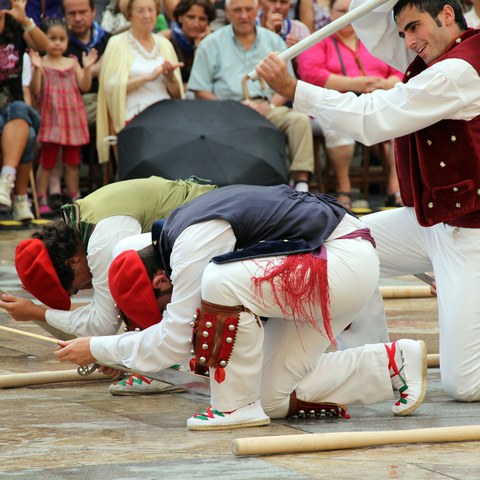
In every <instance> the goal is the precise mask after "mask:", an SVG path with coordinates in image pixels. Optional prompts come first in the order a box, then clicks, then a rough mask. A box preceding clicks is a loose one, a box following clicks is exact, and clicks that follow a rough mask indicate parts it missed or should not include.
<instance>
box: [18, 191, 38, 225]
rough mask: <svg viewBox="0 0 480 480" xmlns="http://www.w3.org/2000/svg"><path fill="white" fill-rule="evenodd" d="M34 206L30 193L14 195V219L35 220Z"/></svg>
mask: <svg viewBox="0 0 480 480" xmlns="http://www.w3.org/2000/svg"><path fill="white" fill-rule="evenodd" d="M33 218H34V216H33V213H32V206H31V204H30V200H29V199H28V195H14V196H13V219H14V220H18V221H20V222H21V221H23V220H33Z"/></svg>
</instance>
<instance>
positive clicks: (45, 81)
mask: <svg viewBox="0 0 480 480" xmlns="http://www.w3.org/2000/svg"><path fill="white" fill-rule="evenodd" d="M42 29H43V30H44V32H45V34H46V35H47V38H48V40H49V42H48V48H47V53H46V55H45V56H44V57H43V58H40V56H39V55H38V53H37V52H30V58H31V61H32V66H33V67H34V73H33V76H32V83H31V90H32V93H33V94H34V95H38V98H37V107H38V109H39V110H40V113H41V117H42V123H41V126H40V132H39V134H38V140H39V141H40V143H41V151H40V160H39V163H40V165H39V167H38V172H37V192H38V199H39V205H40V213H41V214H45V213H50V212H51V209H50V207H49V206H48V203H47V190H48V183H49V180H50V174H51V172H52V169H53V168H54V167H55V164H56V162H57V156H58V152H59V149H60V147H62V154H63V163H64V165H65V186H66V188H67V192H68V195H69V196H70V197H71V198H72V201H74V200H76V199H77V198H79V197H80V195H79V174H78V167H79V164H80V146H81V145H84V144H86V143H88V142H89V134H88V124H87V114H86V111H85V106H84V104H83V101H82V97H81V91H82V92H87V91H88V90H89V89H90V85H91V83H92V74H91V67H92V65H93V64H94V63H95V61H96V60H97V57H98V54H97V51H96V50H95V49H93V48H92V50H90V52H89V53H88V55H87V54H85V53H84V54H83V69H82V67H81V66H80V64H79V63H78V61H77V59H76V58H67V57H64V56H63V54H64V53H65V51H66V50H67V44H68V33H67V26H66V24H65V21H64V20H63V19H57V18H50V19H47V20H45V22H44V23H43V24H42Z"/></svg>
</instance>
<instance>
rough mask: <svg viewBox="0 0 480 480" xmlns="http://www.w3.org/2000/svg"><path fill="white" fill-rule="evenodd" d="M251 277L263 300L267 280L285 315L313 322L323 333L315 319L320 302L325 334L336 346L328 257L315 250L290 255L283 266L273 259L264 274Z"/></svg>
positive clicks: (303, 322) (311, 323)
mask: <svg viewBox="0 0 480 480" xmlns="http://www.w3.org/2000/svg"><path fill="white" fill-rule="evenodd" d="M252 280H253V282H254V285H255V288H256V294H257V295H258V296H259V297H260V298H262V299H263V293H262V289H261V286H262V284H263V283H264V282H268V283H269V284H270V286H271V289H272V293H273V297H274V299H275V302H276V304H277V305H278V306H279V307H280V310H281V311H282V313H283V315H284V316H285V317H288V316H290V315H292V317H293V320H294V322H299V323H300V324H302V325H305V324H307V325H310V326H312V327H313V328H315V329H316V330H317V331H319V332H320V333H322V335H324V332H322V329H321V327H320V325H319V324H318V321H317V318H316V317H317V316H316V308H315V307H317V306H318V305H320V309H321V312H322V316H323V327H324V329H325V334H326V336H327V337H328V339H329V340H330V342H332V344H333V345H336V341H335V338H334V337H333V332H332V327H331V317H330V309H329V307H330V295H329V289H328V272H327V259H326V258H323V257H320V256H317V255H314V254H312V253H304V254H299V255H288V256H287V257H285V259H284V261H283V262H282V263H281V264H280V265H278V264H277V263H276V261H274V260H272V263H271V264H269V265H267V267H266V268H265V273H264V275H263V276H262V277H254V278H253V279H252Z"/></svg>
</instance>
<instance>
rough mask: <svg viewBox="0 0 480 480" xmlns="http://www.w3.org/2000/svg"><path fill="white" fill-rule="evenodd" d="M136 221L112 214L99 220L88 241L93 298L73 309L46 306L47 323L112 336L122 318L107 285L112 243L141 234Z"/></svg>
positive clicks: (75, 331)
mask: <svg viewBox="0 0 480 480" xmlns="http://www.w3.org/2000/svg"><path fill="white" fill-rule="evenodd" d="M141 231H142V228H141V225H140V223H139V222H138V220H136V219H135V218H133V217H129V216H123V215H122V216H114V217H109V218H106V219H104V220H101V221H100V222H98V224H97V225H96V226H95V229H94V230H93V232H92V234H91V236H90V240H89V242H88V251H87V262H88V267H89V268H90V271H91V273H92V276H93V278H92V284H93V300H92V302H91V303H90V304H88V305H85V306H83V307H80V308H77V309H76V310H72V311H64V310H53V309H48V310H47V311H46V314H45V317H46V320H47V323H48V324H49V325H52V326H53V327H56V328H58V329H60V330H62V331H64V332H67V333H72V334H73V335H76V336H79V337H80V336H90V335H112V334H115V333H117V332H118V329H119V327H120V325H121V321H120V320H119V319H118V317H117V310H116V308H115V302H114V300H113V298H112V295H111V294H110V289H109V288H108V269H109V267H110V264H111V262H112V258H113V256H112V252H113V248H114V247H115V245H116V244H117V243H118V242H119V241H120V240H122V239H124V238H126V237H129V236H131V235H137V234H139V233H141Z"/></svg>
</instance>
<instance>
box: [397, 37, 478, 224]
mask: <svg viewBox="0 0 480 480" xmlns="http://www.w3.org/2000/svg"><path fill="white" fill-rule="evenodd" d="M479 52H480V30H472V29H470V30H467V31H466V32H465V33H463V34H462V35H461V36H460V37H459V38H458V39H457V40H456V41H454V42H452V44H450V46H449V47H448V48H447V50H446V51H445V53H444V54H443V55H442V56H441V57H440V58H438V59H437V60H436V61H435V62H433V63H432V64H431V65H434V64H435V63H437V62H440V61H442V60H445V59H447V58H460V59H462V60H465V61H467V62H468V63H469V64H470V65H472V66H473V68H475V70H476V71H477V73H479V74H480V54H479ZM426 68H428V67H427V66H426V65H425V63H424V62H423V60H422V59H421V58H420V57H416V58H415V60H414V61H413V62H412V63H411V64H410V66H409V68H408V70H407V73H406V75H405V78H404V82H408V80H409V79H410V78H412V77H414V76H415V75H418V74H419V73H421V72H422V71H424V70H425V69H426ZM440 101H441V100H440ZM395 156H396V159H397V162H396V163H397V173H398V179H399V182H400V191H401V194H402V200H403V203H404V204H405V205H406V206H410V207H411V206H414V207H415V213H416V215H417V219H418V222H419V223H420V225H423V226H424V227H429V226H432V225H435V224H436V223H440V222H445V223H448V224H450V225H454V226H459V227H474V228H479V227H480V115H479V116H477V117H475V118H474V119H473V120H471V121H468V122H466V121H463V120H442V121H440V122H438V123H435V124H434V125H431V126H429V127H427V128H424V129H422V130H419V131H418V132H415V133H411V134H409V135H405V136H403V137H399V138H398V139H396V141H395Z"/></svg>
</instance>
